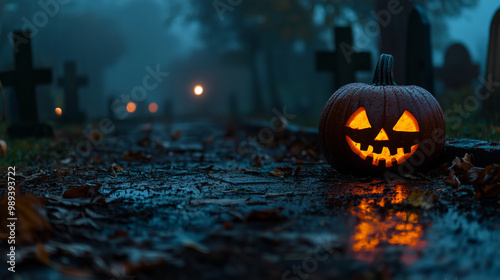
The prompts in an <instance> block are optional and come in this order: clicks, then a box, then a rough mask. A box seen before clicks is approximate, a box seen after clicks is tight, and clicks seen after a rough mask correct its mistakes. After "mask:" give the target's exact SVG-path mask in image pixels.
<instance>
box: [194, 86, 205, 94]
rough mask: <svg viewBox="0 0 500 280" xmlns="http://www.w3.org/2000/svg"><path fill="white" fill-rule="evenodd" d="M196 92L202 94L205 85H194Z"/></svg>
mask: <svg viewBox="0 0 500 280" xmlns="http://www.w3.org/2000/svg"><path fill="white" fill-rule="evenodd" d="M194 94H196V95H202V94H203V87H202V86H195V87H194Z"/></svg>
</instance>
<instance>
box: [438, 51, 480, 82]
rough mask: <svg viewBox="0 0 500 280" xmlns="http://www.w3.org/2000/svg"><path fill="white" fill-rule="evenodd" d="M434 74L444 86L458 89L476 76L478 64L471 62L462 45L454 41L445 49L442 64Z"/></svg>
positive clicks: (467, 52)
mask: <svg viewBox="0 0 500 280" xmlns="http://www.w3.org/2000/svg"><path fill="white" fill-rule="evenodd" d="M436 75H437V76H438V77H439V78H440V79H441V80H443V81H444V84H445V86H446V88H449V89H453V90H460V89H462V88H463V87H466V86H470V85H471V84H472V81H473V80H474V79H475V78H477V76H478V75H479V65H477V64H473V63H472V60H471V57H470V54H469V51H468V50H467V48H466V47H465V46H464V45H462V44H459V43H455V44H453V45H451V46H450V47H449V48H448V50H447V51H446V55H445V58H444V66H443V67H442V68H438V69H437V70H436Z"/></svg>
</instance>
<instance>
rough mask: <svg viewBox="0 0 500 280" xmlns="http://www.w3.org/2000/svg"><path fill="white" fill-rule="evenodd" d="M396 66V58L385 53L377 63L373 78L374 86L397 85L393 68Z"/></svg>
mask: <svg viewBox="0 0 500 280" xmlns="http://www.w3.org/2000/svg"><path fill="white" fill-rule="evenodd" d="M393 65H394V57H392V55H390V54H385V53H383V54H382V55H380V59H379V60H378V63H377V69H376V70H375V76H373V85H374V86H391V85H396V83H395V82H394V73H393V71H392V67H393Z"/></svg>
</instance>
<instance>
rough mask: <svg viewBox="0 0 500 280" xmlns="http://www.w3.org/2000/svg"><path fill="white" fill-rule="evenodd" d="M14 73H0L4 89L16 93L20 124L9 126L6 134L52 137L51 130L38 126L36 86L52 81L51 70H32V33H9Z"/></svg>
mask: <svg viewBox="0 0 500 280" xmlns="http://www.w3.org/2000/svg"><path fill="white" fill-rule="evenodd" d="M12 36H13V37H12V39H13V41H12V42H13V46H14V60H15V70H13V71H8V72H3V73H0V80H2V83H3V85H4V86H13V87H15V90H16V99H17V101H18V102H17V106H18V108H19V120H20V122H18V123H15V124H13V125H11V126H10V127H9V129H8V133H9V135H11V136H13V137H31V136H37V137H38V136H40V137H41V136H51V135H52V129H51V128H50V127H49V126H47V125H42V124H39V123H38V108H37V102H36V86H37V85H39V84H49V83H51V82H52V70H51V69H34V68H33V55H32V52H31V34H30V33H29V32H23V31H15V32H13V33H12Z"/></svg>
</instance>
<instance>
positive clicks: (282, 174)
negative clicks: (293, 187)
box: [269, 168, 285, 178]
mask: <svg viewBox="0 0 500 280" xmlns="http://www.w3.org/2000/svg"><path fill="white" fill-rule="evenodd" d="M269 175H274V176H276V177H278V178H283V177H285V172H283V171H282V170H281V169H279V168H275V169H274V170H273V171H271V172H269Z"/></svg>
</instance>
